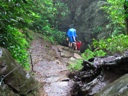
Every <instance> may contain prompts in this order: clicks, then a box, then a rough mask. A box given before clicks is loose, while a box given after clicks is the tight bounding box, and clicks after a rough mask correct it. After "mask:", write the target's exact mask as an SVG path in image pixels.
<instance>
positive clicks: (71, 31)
mask: <svg viewBox="0 0 128 96" xmlns="http://www.w3.org/2000/svg"><path fill="white" fill-rule="evenodd" d="M66 35H67V40H68V41H69V44H68V46H69V47H70V48H72V47H73V46H74V47H75V50H76V49H77V47H76V43H75V42H76V37H77V35H76V29H74V28H70V29H69V30H68V31H67V33H66Z"/></svg>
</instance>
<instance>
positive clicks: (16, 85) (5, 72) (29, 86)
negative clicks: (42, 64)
mask: <svg viewBox="0 0 128 96" xmlns="http://www.w3.org/2000/svg"><path fill="white" fill-rule="evenodd" d="M0 79H1V88H4V90H6V91H2V89H0V90H1V91H0V94H5V95H2V96H18V94H19V95H20V96H21V95H25V96H26V95H27V96H31V95H32V94H31V93H32V92H33V91H35V93H36V91H37V88H38V83H37V81H35V79H34V78H33V77H32V76H29V74H28V73H26V72H25V71H24V70H23V68H22V67H21V66H20V65H19V64H17V63H16V62H15V60H14V59H13V57H12V56H11V54H10V53H9V51H8V50H7V49H4V48H0ZM5 86H6V87H5ZM14 94H15V95H14ZM30 94H31V95H30Z"/></svg>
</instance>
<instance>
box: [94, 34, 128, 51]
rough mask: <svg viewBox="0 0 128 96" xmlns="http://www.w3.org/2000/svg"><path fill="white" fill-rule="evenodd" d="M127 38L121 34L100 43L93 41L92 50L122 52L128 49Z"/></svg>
mask: <svg viewBox="0 0 128 96" xmlns="http://www.w3.org/2000/svg"><path fill="white" fill-rule="evenodd" d="M127 42H128V36H127V35H124V34H121V35H119V36H114V37H111V38H107V39H102V40H100V41H97V40H94V41H93V45H94V48H98V49H102V50H104V51H106V52H108V53H116V52H120V53H121V52H123V51H125V50H127V49H128V43H127Z"/></svg>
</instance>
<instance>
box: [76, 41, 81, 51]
mask: <svg viewBox="0 0 128 96" xmlns="http://www.w3.org/2000/svg"><path fill="white" fill-rule="evenodd" d="M81 44H82V43H81V41H77V42H76V46H77V50H80V47H81Z"/></svg>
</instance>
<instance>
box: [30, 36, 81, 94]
mask: <svg viewBox="0 0 128 96" xmlns="http://www.w3.org/2000/svg"><path fill="white" fill-rule="evenodd" d="M30 53H31V59H32V65H33V68H32V70H33V72H34V77H35V79H36V80H37V81H39V82H40V83H41V87H40V96H70V90H71V88H72V86H73V81H72V80H70V79H69V77H68V74H69V73H70V71H69V69H68V66H67V65H68V63H69V62H73V60H76V59H79V58H81V57H80V55H79V54H78V53H74V52H73V51H69V49H68V48H67V47H64V46H60V45H52V44H50V43H48V42H46V41H45V42H44V40H43V39H42V38H38V39H35V40H34V41H33V42H32V44H31V48H30ZM71 58H73V59H71Z"/></svg>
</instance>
